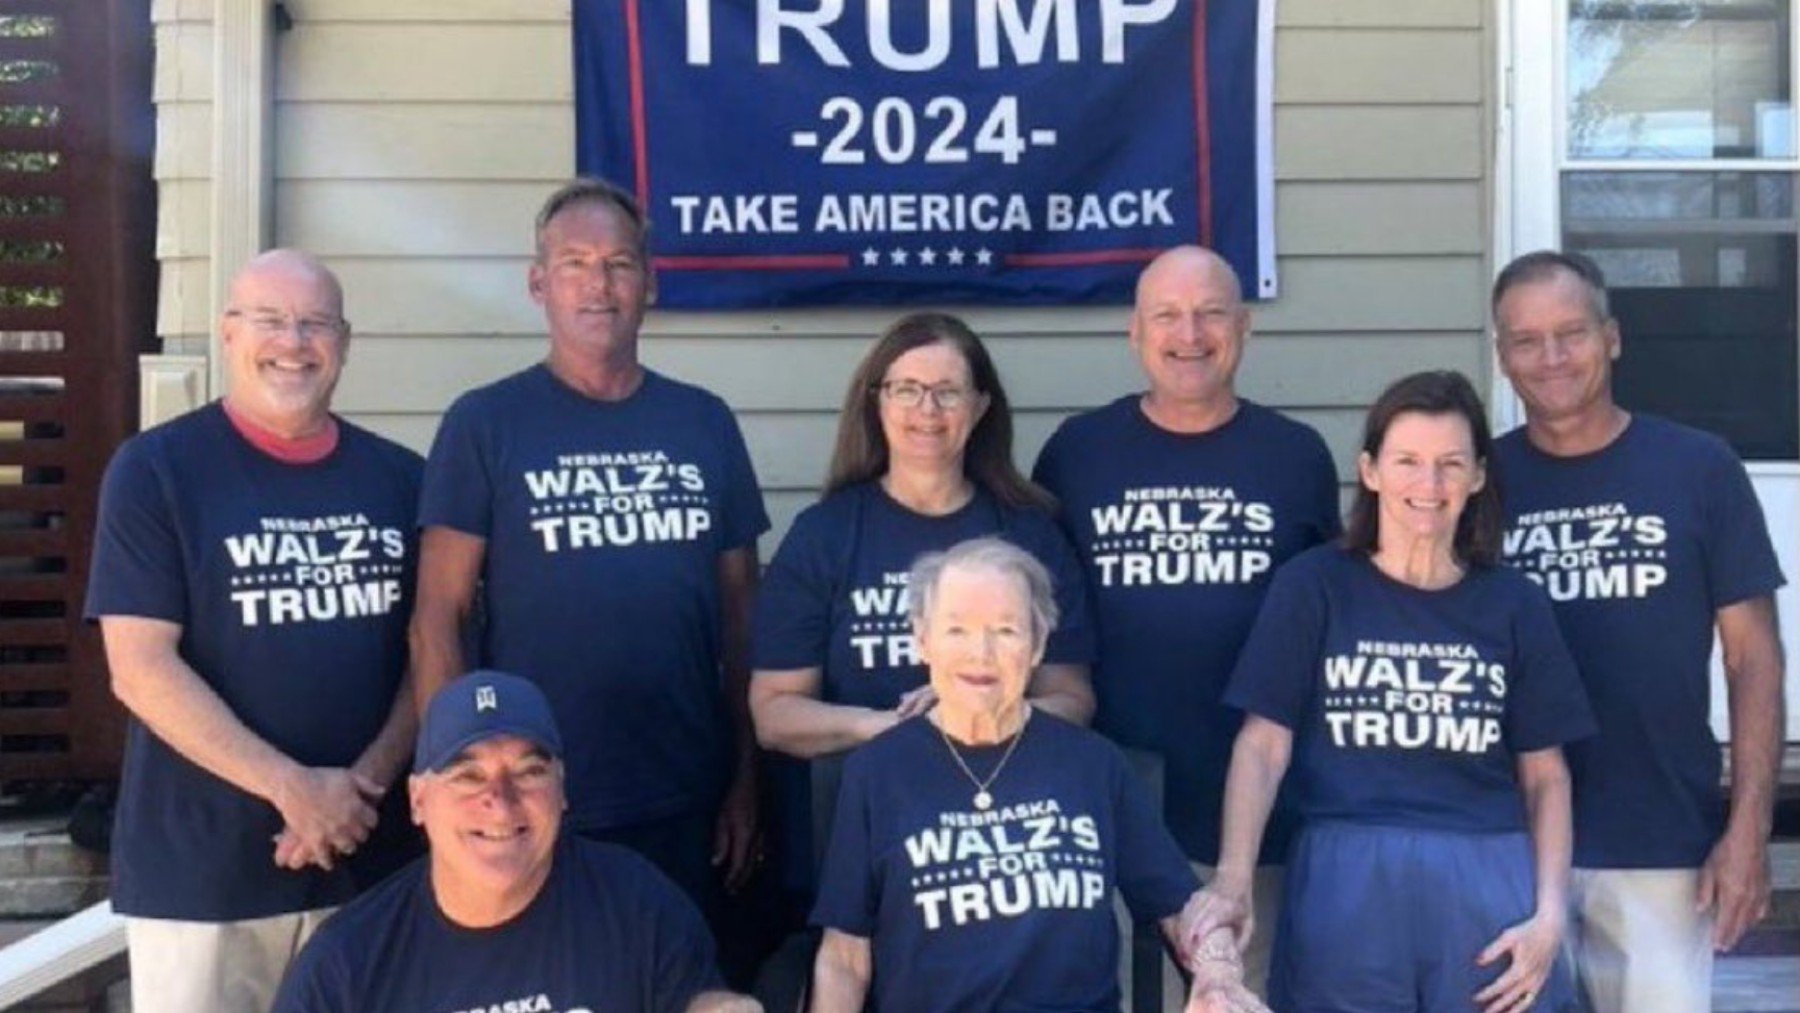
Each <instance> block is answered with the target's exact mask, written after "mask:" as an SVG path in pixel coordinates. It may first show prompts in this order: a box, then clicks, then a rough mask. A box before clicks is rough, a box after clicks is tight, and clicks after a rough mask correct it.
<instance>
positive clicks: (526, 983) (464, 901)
mask: <svg viewBox="0 0 1800 1013" xmlns="http://www.w3.org/2000/svg"><path fill="white" fill-rule="evenodd" d="M561 754H562V736H561V734H560V733H559V732H558V731H557V727H556V721H555V719H554V717H553V716H552V715H551V713H550V704H549V702H548V701H546V700H545V698H544V695H543V693H542V692H541V691H540V690H539V689H538V688H537V687H536V686H535V685H533V684H532V683H531V682H529V681H527V680H525V679H522V678H520V677H518V676H514V675H508V674H506V673H504V672H493V671H475V672H470V673H468V674H467V675H464V676H462V677H460V678H458V679H455V680H453V681H451V682H449V683H448V684H446V685H445V686H444V687H443V688H442V689H440V690H439V691H438V692H437V694H436V695H435V696H433V697H432V699H431V703H430V704H429V706H427V707H426V710H425V715H424V720H423V723H422V725H421V727H420V729H419V741H418V746H417V748H416V749H415V750H414V752H413V774H412V777H411V778H410V779H409V781H408V784H407V787H408V790H409V792H410V796H411V800H412V818H413V822H414V823H417V824H418V825H419V826H421V827H423V828H424V830H425V836H426V838H427V839H428V840H429V841H430V845H431V850H430V853H429V854H428V855H427V856H426V857H425V858H423V859H420V860H419V861H417V862H415V863H414V864H412V865H410V866H408V867H407V868H405V869H403V870H401V871H400V872H399V873H396V874H395V875H394V876H393V877H392V878H390V879H389V880H388V881H387V882H385V883H383V884H382V885H381V886H379V887H377V888H376V889H375V890H373V891H371V892H370V893H368V894H366V895H364V896H363V897H362V898H360V899H358V900H357V901H355V902H354V903H352V904H350V905H349V906H348V907H346V908H344V909H343V910H342V911H340V912H339V913H338V914H337V916H336V917H334V918H332V920H331V921H329V922H327V923H326V925H325V927H324V928H322V929H321V930H320V931H319V933H318V935H316V936H315V937H314V938H313V941H312V942H311V943H309V944H308V945H307V947H306V949H305V950H304V951H302V952H301V954H300V957H299V959H298V960H296V961H295V963H294V966H293V968H292V970H291V971H290V972H289V974H288V976H287V979H286V980H285V981H284V982H283V983H282V987H281V994H280V995H279V997H278V998H277V999H276V1002H275V1010H276V1011H278V1013H379V1011H384V1010H392V1011H410V1010H426V1009H500V1008H507V1009H520V1010H541V1011H545V1013H586V1011H589V1010H595V1009H602V1008H604V1009H622V1010H645V1011H650V1010H658V1011H661V1010H668V1011H688V1013H699V1011H711V1013H739V1011H743V1013H748V1011H753V1010H760V1009H761V1007H760V1006H759V1005H757V1003H756V1002H755V1001H754V1000H751V999H748V998H745V997H742V996H738V995H734V994H732V993H729V992H726V991H724V990H723V989H722V988H721V987H720V984H719V981H720V979H719V974H718V971H717V969H716V968H715V966H714V963H713V943H712V937H711V936H710V935H709V934H708V932H707V929H706V925H705V923H704V922H702V921H701V919H700V915H699V913H698V912H697V911H696V910H695V909H694V906H693V903H692V902H691V901H689V900H688V899H687V897H686V896H685V895H683V894H682V893H681V891H679V890H677V889H676V888H675V887H674V886H673V885H672V884H671V883H670V882H669V881H668V880H667V879H665V878H664V877H663V876H662V874H661V873H659V872H657V870H656V868H655V867H654V866H652V865H651V864H650V863H649V862H648V861H646V860H645V859H643V858H640V857H638V856H637V855H636V854H635V853H633V852H630V851H627V850H625V849H624V848H620V847H617V846H614V845H609V844H598V843H594V842H591V841H587V840H583V839H581V838H578V837H574V836H572V835H571V836H568V837H564V836H562V834H561V833H560V831H561V827H562V814H563V809H564V808H565V807H566V805H567V802H566V796H565V795H564V792H563V767H562V760H561Z"/></svg>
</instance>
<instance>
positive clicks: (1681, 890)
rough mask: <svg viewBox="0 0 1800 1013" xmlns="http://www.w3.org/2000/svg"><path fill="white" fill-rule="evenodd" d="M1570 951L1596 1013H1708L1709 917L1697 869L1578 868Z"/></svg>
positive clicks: (1572, 898) (1572, 896)
mask: <svg viewBox="0 0 1800 1013" xmlns="http://www.w3.org/2000/svg"><path fill="white" fill-rule="evenodd" d="M1569 887H1570V897H1569V900H1570V908H1571V911H1570V916H1569V950H1570V955H1571V956H1572V957H1573V958H1574V962H1575V968H1576V971H1577V972H1578V973H1579V974H1580V976H1581V986H1582V989H1583V990H1584V991H1585V992H1586V993H1587V997H1588V1003H1589V1006H1590V1008H1591V1009H1593V1010H1594V1013H1707V1011H1708V1010H1710V1009H1711V1008H1712V965H1713V950H1712V932H1713V923H1712V916H1711V915H1710V914H1708V913H1706V912H1703V911H1696V910H1694V898H1695V896H1696V895H1697V894H1698V892H1699V888H1700V870H1698V869H1576V870H1574V872H1573V873H1572V875H1571V876H1570V880H1569Z"/></svg>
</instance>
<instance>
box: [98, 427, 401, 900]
mask: <svg viewBox="0 0 1800 1013" xmlns="http://www.w3.org/2000/svg"><path fill="white" fill-rule="evenodd" d="M338 433H339V435H338V445H337V447H336V449H334V450H333V451H332V452H331V454H330V455H329V456H327V457H326V458H324V459H323V460H321V461H318V462H315V463H312V464H284V463H282V462H280V461H278V460H276V459H275V458H273V457H270V456H269V455H267V454H265V453H263V452H262V451H260V450H258V449H256V448H255V447H253V446H252V445H251V444H250V443H249V442H247V441H246V440H245V439H244V438H243V437H242V436H241V435H239V434H238V432H237V430H236V429H235V428H233V426H232V424H231V420H230V419H229V418H227V417H226V415H225V411H224V409H223V408H222V407H220V406H219V405H218V404H216V403H215V404H211V405H207V406H206V407H204V408H201V409H199V410H198V411H194V412H190V413H188V414H186V415H183V416H182V417H180V418H178V419H175V420H174V421H172V422H169V423H167V424H165V425H161V426H158V427H156V428H154V429H151V430H149V431H147V432H145V433H143V434H141V435H139V436H137V437H135V438H133V439H131V440H129V441H127V442H126V443H125V445H124V446H122V447H120V448H119V452H118V453H117V454H116V455H115V456H114V457H113V460H112V463H111V464H110V465H108V466H107V470H106V479H105V482H104V483H103V485H102V486H101V490H100V519H99V530H98V533H97V534H96V536H95V539H94V562H93V567H92V570H91V576H90V580H89V584H88V597H87V606H86V615H87V617H88V618H89V619H100V618H103V617H106V616H137V617H144V618H150V619H161V620H166V621H168V622H171V623H176V624H179V625H180V626H181V640H180V644H179V650H180V653H181V657H182V659H183V660H185V661H186V662H187V663H188V665H189V666H190V667H192V668H193V670H194V671H195V672H196V673H198V674H199V676H200V678H202V679H204V680H205V681H206V683H207V685H208V686H210V687H211V688H212V690H213V691H214V692H215V693H217V694H218V695H219V698H220V699H221V700H223V701H224V703H225V706H227V707H229V708H230V709H231V712H232V713H233V714H235V715H236V716H237V718H238V720H240V721H242V722H243V723H244V725H245V726H246V727H248V728H249V729H250V731H252V732H254V733H255V734H257V735H258V736H261V737H262V738H263V739H264V740H266V741H267V742H268V743H269V744H270V745H272V746H274V747H275V748H276V749H278V750H280V751H281V752H283V753H285V754H287V755H288V756H289V757H291V758H293V759H294V760H296V761H297V762H299V763H302V764H305V765H307V766H325V767H346V766H349V765H350V764H351V763H353V762H355V760H356V758H357V757H358V756H359V755H361V753H362V751H363V750H364V749H365V748H366V747H367V746H368V745H369V743H370V742H371V741H372V740H373V739H374V738H375V736H376V734H377V733H378V732H379V731H380V730H381V727H382V725H383V723H384V722H385V721H386V720H387V717H388V714H389V712H390V711H391V710H392V709H393V706H394V695H395V693H396V692H398V690H399V686H400V676H401V673H402V672H403V671H404V670H405V667H406V622H407V618H408V614H409V612H410V610H411V607H412V587H413V579H414V577H413V573H414V566H415V563H416V549H417V543H416V541H415V535H414V532H415V527H414V523H413V518H414V510H415V509H416V505H417V503H418V489H419V470H420V462H419V457H418V455H417V454H414V453H413V452H412V451H410V450H407V449H405V448H403V447H401V446H399V445H397V444H394V443H390V442H388V441H387V440H384V439H382V438H380V437H378V436H376V435H374V434H373V433H370V432H368V431H366V430H363V429H359V428H357V427H356V426H353V425H351V424H349V423H347V422H342V421H340V422H339V423H338ZM281 829H282V819H281V814H280V813H279V812H278V811H277V810H276V809H275V807H274V806H273V805H270V804H269V803H268V802H266V801H264V800H262V799H259V798H256V797H254V796H252V795H249V794H246V793H245V792H242V791H240V790H238V789H237V788H235V787H232V786H231V785H229V784H227V783H226V782H224V781H222V780H220V779H219V778H217V777H214V776H213V775H212V774H210V773H207V772H206V771H204V770H202V769H201V768H199V767H197V766H195V765H194V764H192V763H190V762H189V761H188V760H186V759H184V758H183V757H182V756H181V755H180V754H178V753H176V752H175V751H174V750H172V749H170V748H169V747H168V745H167V744H165V743H164V742H163V741H162V740H161V739H159V738H157V737H156V736H155V735H154V734H152V733H151V732H150V731H149V730H148V729H146V728H145V727H144V726H143V725H142V724H141V723H140V722H138V721H136V720H133V721H132V722H131V724H130V727H129V730H128V732H127V737H126V742H125V770H124V775H123V781H122V784H121V785H120V790H119V804H118V811H117V825H116V829H115V830H114V832H113V845H112V863H113V889H112V902H113V907H114V908H115V909H116V910H118V911H120V912H121V913H124V914H128V915H134V916H140V917H146V918H177V919H184V920H189V921H235V920H241V919H247V918H261V917H265V916H268V915H275V914H284V913H288V912H293V911H305V910H311V909H314V908H320V907H329V906H331V905H335V904H341V903H343V902H344V901H346V900H348V899H349V898H350V896H351V895H352V893H353V892H354V891H353V888H352V884H351V882H350V876H349V871H348V870H347V869H346V868H345V867H344V866H342V865H340V866H339V867H338V868H337V869H336V870H334V871H332V872H325V871H323V870H320V869H317V868H308V869H306V870H304V871H300V872H291V871H288V870H284V869H280V868H277V867H276V865H275V862H274V838H275V836H276V835H277V834H278V833H280V831H281Z"/></svg>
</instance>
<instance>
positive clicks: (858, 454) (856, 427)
mask: <svg viewBox="0 0 1800 1013" xmlns="http://www.w3.org/2000/svg"><path fill="white" fill-rule="evenodd" d="M926 345H949V346H950V347H951V348H954V349H956V350H957V352H959V353H960V354H961V355H962V357H963V361H964V362H966V363H968V365H969V380H970V382H971V383H972V384H974V387H975V390H977V391H979V392H980V393H982V394H986V395H987V398H988V406H987V411H986V412H984V413H982V416H981V418H980V419H979V420H977V421H976V423H975V428H974V430H973V431H971V432H970V433H969V443H968V446H967V447H965V448H964V449H963V473H964V474H966V475H968V476H969V478H970V479H971V480H972V481H974V482H975V484H976V485H979V486H980V487H981V488H983V489H985V490H987V492H988V494H989V495H991V496H993V497H994V498H995V499H997V500H999V501H1000V502H1002V503H1004V504H1006V505H1007V506H1011V507H1037V508H1040V509H1044V510H1050V509H1054V507H1055V505H1056V501H1055V500H1054V499H1053V498H1051V496H1050V494H1049V493H1047V492H1045V491H1044V490H1043V489H1041V488H1039V487H1038V486H1036V485H1034V484H1032V482H1031V481H1030V480H1029V479H1027V478H1026V477H1025V476H1024V475H1021V474H1019V469H1018V467H1017V466H1016V465H1014V464H1013V458H1012V406H1011V405H1010V404H1008V403H1007V400H1006V389H1005V388H1004V387H1002V386H1000V373H999V371H998V370H996V369H995V368H994V360H993V359H992V358H990V357H989V356H988V353H987V349H986V348H984V347H983V346H982V344H981V339H980V338H978V337H976V336H975V332H974V331H972V330H970V329H969V325H968V324H965V323H963V322H962V320H961V319H960V318H958V317H954V316H951V315H950V314H948V313H910V314H908V315H906V316H903V317H901V318H900V319H899V320H896V321H894V323H893V326H891V327H889V328H888V329H887V330H886V331H885V332H883V334H882V335H881V337H879V338H877V339H876V341H875V346H874V347H873V348H870V349H869V352H868V354H867V355H865V356H863V360H862V362H861V363H860V364H858V365H857V367H856V371H855V372H854V373H852V374H850V388H849V390H847V391H845V392H844V407H843V410H842V411H840V412H839V413H838V430H837V443H836V444H835V445H834V446H833V447H832V451H831V468H830V471H828V472H827V473H826V476H825V495H827V496H829V495H831V494H832V493H834V492H837V491H838V490H839V489H843V488H845V487H847V486H852V485H855V484H857V483H859V482H867V481H869V480H871V479H875V478H879V477H881V476H882V475H884V474H886V473H887V469H888V446H887V437H886V436H885V435H883V434H882V431H881V404H880V396H881V381H882V380H883V379H885V378H886V377H887V371H888V368H889V367H891V366H892V365H893V364H894V360H896V359H898V358H900V357H901V356H902V355H905V354H906V353H907V352H910V351H912V350H913V349H915V348H923V347H925V346H926Z"/></svg>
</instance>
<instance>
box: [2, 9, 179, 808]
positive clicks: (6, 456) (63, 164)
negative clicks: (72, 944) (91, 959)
mask: <svg viewBox="0 0 1800 1013" xmlns="http://www.w3.org/2000/svg"><path fill="white" fill-rule="evenodd" d="M149 8H150V0H61V2H56V0H36V2H19V0H0V781H9V782H10V781H18V780H47V779H57V780H60V779H65V778H81V779H88V778H109V777H114V776H116V775H117V771H118V763H119V750H120V744H121V739H122V729H123V726H124V722H123V714H122V712H121V710H120V709H119V706H118V705H117V704H116V703H115V702H114V700H113V698H112V695H111V692H110V691H109V689H108V686H107V677H106V664H105V659H104V657H103V656H102V653H101V649H100V638H99V635H98V631H97V630H95V629H94V628H92V627H90V626H89V625H88V624H86V623H84V622H83V621H82V618H81V605H82V598H83V595H84V594H85V592H86V588H87V567H88V558H89V550H90V546H91V544H92V542H93V537H94V513H95V499H96V496H97V493H98V492H99V487H100V476H101V473H102V471H103V470H104V469H105V467H106V461H107V458H108V457H109V456H110V455H111V453H112V451H113V448H114V447H116V446H117V445H118V444H119V442H120V441H121V440H123V439H124V438H125V437H126V436H127V435H128V434H130V433H131V432H132V431H133V430H134V429H135V427H136V422H137V379H136V377H137V355H138V353H139V352H143V351H151V350H153V343H154V317H153V308H154V300H155V279H156V265H155V256H154V249H153V247H152V245H151V242H152V239H151V237H152V234H153V229H154V224H155V190H154V185H153V183H152V179H151V152H152V147H153V144H154V119H153V114H152V110H151V105H150V80H151V59H152V56H151V26H150V9H149Z"/></svg>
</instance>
